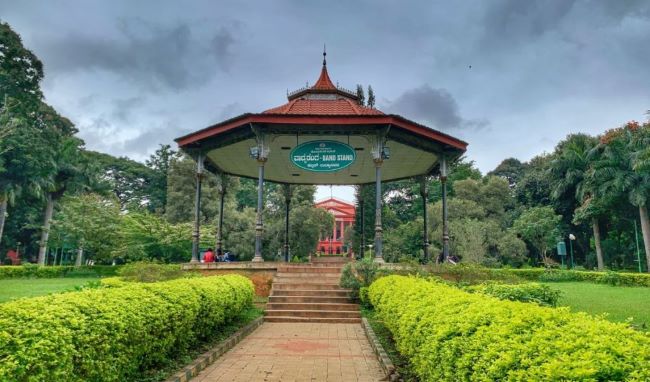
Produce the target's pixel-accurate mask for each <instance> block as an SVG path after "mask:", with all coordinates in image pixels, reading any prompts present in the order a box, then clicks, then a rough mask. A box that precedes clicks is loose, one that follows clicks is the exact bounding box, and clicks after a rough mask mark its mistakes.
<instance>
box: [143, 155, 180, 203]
mask: <svg viewBox="0 0 650 382" xmlns="http://www.w3.org/2000/svg"><path fill="white" fill-rule="evenodd" d="M175 154H176V151H174V150H172V149H171V146H170V145H162V144H161V145H160V148H159V149H158V150H156V152H155V153H154V154H152V155H151V156H150V157H149V159H148V160H147V161H146V164H147V166H148V167H149V168H150V169H151V170H152V171H153V174H152V178H151V181H150V184H149V185H150V187H151V192H150V196H151V199H150V200H149V210H150V211H156V212H158V213H161V214H164V213H165V207H166V206H167V176H168V174H169V168H170V166H171V161H172V159H173V158H174V156H175Z"/></svg>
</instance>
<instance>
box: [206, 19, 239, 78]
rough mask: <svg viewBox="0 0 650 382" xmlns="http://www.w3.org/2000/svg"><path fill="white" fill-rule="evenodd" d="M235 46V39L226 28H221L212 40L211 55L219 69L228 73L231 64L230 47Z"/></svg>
mask: <svg viewBox="0 0 650 382" xmlns="http://www.w3.org/2000/svg"><path fill="white" fill-rule="evenodd" d="M234 44H235V37H234V36H233V34H232V33H231V32H230V31H229V30H228V29H226V28H221V29H220V30H219V31H218V32H217V33H216V34H215V35H214V37H213V38H212V44H211V48H212V53H213V54H214V56H215V57H216V59H217V62H218V64H219V67H220V68H221V69H222V70H225V71H228V69H229V67H230V63H231V56H232V52H231V50H232V46H233V45H234Z"/></svg>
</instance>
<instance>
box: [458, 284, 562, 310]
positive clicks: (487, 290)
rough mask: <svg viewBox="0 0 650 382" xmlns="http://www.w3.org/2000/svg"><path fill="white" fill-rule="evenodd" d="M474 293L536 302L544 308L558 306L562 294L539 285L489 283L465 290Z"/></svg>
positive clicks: (502, 298) (503, 298)
mask: <svg viewBox="0 0 650 382" xmlns="http://www.w3.org/2000/svg"><path fill="white" fill-rule="evenodd" d="M465 290H466V291H468V292H472V293H483V294H486V295H489V296H493V297H496V298H499V299H501V300H510V301H520V302H534V303H536V304H539V305H544V306H556V305H557V302H558V300H559V299H560V296H561V295H562V292H560V291H559V290H557V289H553V288H551V287H549V286H548V285H543V284H539V283H521V284H501V283H497V282H488V283H484V284H478V285H471V286H468V287H466V288H465Z"/></svg>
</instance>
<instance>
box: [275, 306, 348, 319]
mask: <svg viewBox="0 0 650 382" xmlns="http://www.w3.org/2000/svg"><path fill="white" fill-rule="evenodd" d="M265 315H266V317H278V316H279V317H323V318H360V317H361V312H359V311H358V310H349V311H346V310H269V309H268V308H267V310H266V312H265Z"/></svg>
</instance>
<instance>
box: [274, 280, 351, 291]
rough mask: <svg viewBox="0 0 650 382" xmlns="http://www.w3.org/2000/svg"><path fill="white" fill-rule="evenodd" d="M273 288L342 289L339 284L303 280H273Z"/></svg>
mask: <svg viewBox="0 0 650 382" xmlns="http://www.w3.org/2000/svg"><path fill="white" fill-rule="evenodd" d="M272 288H273V289H276V290H286V289H291V290H342V289H343V288H341V287H340V286H339V284H338V283H337V284H334V283H332V284H323V283H306V282H303V281H299V282H290V283H287V282H281V283H280V282H274V283H273V286H272Z"/></svg>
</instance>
